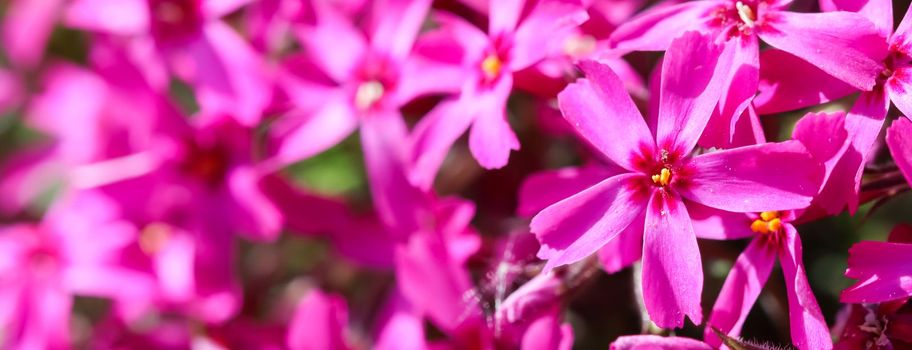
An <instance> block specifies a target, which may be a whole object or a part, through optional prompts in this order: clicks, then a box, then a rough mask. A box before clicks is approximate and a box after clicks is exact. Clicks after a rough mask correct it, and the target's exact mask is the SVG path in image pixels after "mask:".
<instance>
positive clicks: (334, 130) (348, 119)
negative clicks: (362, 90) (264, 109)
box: [272, 96, 358, 164]
mask: <svg viewBox="0 0 912 350" xmlns="http://www.w3.org/2000/svg"><path fill="white" fill-rule="evenodd" d="M282 119H284V120H287V121H288V122H287V123H289V124H286V125H289V128H290V130H289V131H287V132H284V133H282V129H285V128H286V127H284V126H283V125H277V127H276V128H273V129H272V131H273V132H274V133H278V134H274V135H273V136H272V137H273V139H274V140H275V141H274V142H275V143H276V144H277V145H276V147H277V149H276V151H275V152H276V154H275V155H274V156H275V157H276V158H275V159H276V160H277V161H278V162H279V163H280V164H291V163H294V162H296V161H299V160H302V159H307V158H310V157H312V156H314V155H316V154H318V153H320V152H323V151H325V150H327V149H329V148H330V147H332V146H335V145H336V144H338V143H339V142H341V141H342V140H344V139H345V138H346V137H348V135H351V133H352V132H353V131H354V130H355V129H356V128H357V127H358V116H357V115H355V111H354V110H353V108H352V106H351V103H349V101H348V100H346V99H345V97H344V96H330V97H329V98H327V99H326V100H325V105H324V106H323V107H322V108H321V109H320V110H318V111H316V112H313V113H307V112H305V111H301V110H293V111H291V112H289V113H288V114H286V115H284V116H282ZM302 119H303V121H301V122H298V123H295V124H298V125H294V126H293V127H291V123H292V121H298V120H302ZM284 120H280V121H278V122H277V124H284V123H286V122H285V121H284Z"/></svg>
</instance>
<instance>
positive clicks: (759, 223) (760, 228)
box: [751, 219, 770, 233]
mask: <svg viewBox="0 0 912 350" xmlns="http://www.w3.org/2000/svg"><path fill="white" fill-rule="evenodd" d="M751 231H754V232H756V233H770V231H769V227H767V225H766V221H763V220H760V219H757V220H754V222H752V223H751Z"/></svg>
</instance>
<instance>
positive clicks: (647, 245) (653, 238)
mask: <svg viewBox="0 0 912 350" xmlns="http://www.w3.org/2000/svg"><path fill="white" fill-rule="evenodd" d="M702 292H703V266H702V264H701V260H700V248H699V247H698V246H697V237H696V236H695V235H694V232H693V226H692V225H691V223H690V215H689V214H688V213H687V208H686V207H685V206H684V203H683V202H682V201H681V200H680V199H678V198H674V197H671V196H670V195H668V194H666V193H665V192H662V191H656V192H655V193H653V195H652V198H651V199H650V204H649V206H648V207H647V208H646V230H645V233H644V237H643V299H644V302H645V304H646V311H648V312H649V318H651V319H652V321H653V322H655V324H656V325H658V326H659V327H662V328H680V327H683V326H684V316H685V315H686V316H687V317H689V318H690V320H691V321H693V323H694V324H700V323H702V322H703V310H702V309H701V308H700V296H701V294H702Z"/></svg>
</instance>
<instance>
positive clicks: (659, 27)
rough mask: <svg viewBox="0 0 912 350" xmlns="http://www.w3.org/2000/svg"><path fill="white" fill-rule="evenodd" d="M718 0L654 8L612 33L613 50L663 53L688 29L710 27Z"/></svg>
mask: <svg viewBox="0 0 912 350" xmlns="http://www.w3.org/2000/svg"><path fill="white" fill-rule="evenodd" d="M715 6H718V3H717V2H714V1H688V2H683V3H680V4H677V5H671V6H666V7H662V8H652V9H649V10H647V11H644V12H643V14H642V15H640V16H638V17H636V18H634V19H632V20H630V21H627V22H626V23H624V24H623V25H621V26H620V27H618V28H617V29H616V30H615V31H614V32H613V33H611V37H610V39H609V40H610V41H611V43H612V45H613V47H614V48H615V49H617V50H619V51H622V52H629V51H662V50H665V49H667V48H668V46H669V45H671V41H672V40H674V39H675V38H677V37H679V36H681V33H683V32H685V31H687V30H699V29H704V28H705V27H706V25H705V24H706V22H708V21H709V20H710V19H711V18H712V17H711V13H710V11H711V10H712V8H713V7H715Z"/></svg>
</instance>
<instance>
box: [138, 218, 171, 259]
mask: <svg viewBox="0 0 912 350" xmlns="http://www.w3.org/2000/svg"><path fill="white" fill-rule="evenodd" d="M169 238H171V226H170V225H168V224H166V223H162V222H153V223H151V224H148V225H146V227H143V229H142V232H140V234H139V248H140V249H142V251H143V252H145V253H146V254H148V255H155V254H158V252H160V251H161V250H162V248H164V247H165V245H166V244H167V243H168V240H169Z"/></svg>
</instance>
